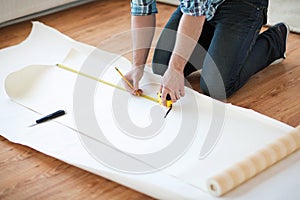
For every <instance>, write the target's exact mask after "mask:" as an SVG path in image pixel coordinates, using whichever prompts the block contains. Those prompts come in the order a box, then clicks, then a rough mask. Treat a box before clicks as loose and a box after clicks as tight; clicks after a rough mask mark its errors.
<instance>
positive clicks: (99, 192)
mask: <svg viewBox="0 0 300 200" xmlns="http://www.w3.org/2000/svg"><path fill="white" fill-rule="evenodd" d="M158 8H159V14H158V15H157V24H158V27H163V25H164V24H165V23H166V21H167V20H168V18H169V16H170V15H171V13H172V12H173V11H174V10H175V7H173V6H169V5H164V4H159V5H158ZM129 12H130V6H129V2H128V1H124V0H115V1H109V3H108V2H107V1H95V2H92V3H88V4H85V5H82V6H78V7H74V8H71V9H68V10H65V11H61V12H58V13H55V14H50V15H47V16H44V17H39V18H37V19H35V20H38V21H41V22H43V23H45V24H46V25H49V26H51V27H53V28H55V29H57V30H59V31H61V32H62V33H64V34H66V35H68V36H70V37H71V38H73V39H75V40H77V41H80V42H84V43H87V44H90V45H93V46H101V47H105V45H104V44H105V42H104V41H110V39H111V38H113V37H115V36H116V35H119V34H120V33H122V31H129V30H130V14H129ZM30 30H31V23H30V21H25V22H21V23H18V24H15V25H11V26H8V27H4V28H1V29H0V49H2V48H5V47H9V46H13V45H16V44H18V43H20V42H22V41H23V40H24V39H25V38H26V37H27V36H28V34H29V33H30ZM129 40H130V38H127V39H126V41H124V43H126V42H129ZM106 45H107V44H106ZM124 45H125V44H124ZM107 48H111V47H107ZM152 53H153V52H151V54H152ZM299 55H300V35H298V34H293V33H292V34H290V37H289V40H288V50H287V59H286V60H285V61H284V62H283V63H281V64H279V65H276V66H269V67H267V68H266V69H264V70H262V71H261V72H259V73H258V74H256V75H254V76H253V77H252V78H251V79H250V80H249V81H248V83H247V84H246V85H245V86H244V87H243V88H241V89H240V90H239V91H238V92H237V93H235V94H234V95H233V96H232V97H230V98H229V99H228V100H227V102H230V103H232V104H234V105H238V106H242V107H245V108H249V109H253V110H255V111H258V112H260V113H262V114H265V115H267V116H270V117H272V118H274V119H277V120H279V121H282V122H284V123H286V124H289V125H291V126H297V125H300V96H299V95H300V61H299ZM127 56H128V57H127ZM127 56H126V57H127V58H129V59H130V53H128V54H127ZM149 62H150V60H149ZM192 79H193V81H192V85H193V87H194V88H198V87H199V77H198V78H197V76H195V77H192ZM0 199H100V200H101V199H105V200H106V199H113V200H121V199H122V200H123V199H146V200H147V199H152V198H151V197H148V196H146V195H144V194H141V193H139V192H136V191H134V190H131V189H129V188H127V187H124V186H121V185H119V184H117V183H115V182H112V181H109V180H107V179H105V178H102V177H100V176H96V175H94V174H91V173H89V172H86V171H84V170H81V169H79V168H76V167H73V166H70V165H68V164H66V163H63V162H61V161H59V160H57V159H54V158H51V157H49V156H46V155H44V154H41V153H39V152H37V151H35V150H33V149H31V148H28V147H25V146H21V145H18V144H13V143H11V142H9V141H7V140H6V139H5V138H3V137H0Z"/></svg>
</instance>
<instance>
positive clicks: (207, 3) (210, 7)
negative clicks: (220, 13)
mask: <svg viewBox="0 0 300 200" xmlns="http://www.w3.org/2000/svg"><path fill="white" fill-rule="evenodd" d="M223 2H224V0H180V9H181V12H182V13H184V14H187V15H191V16H201V15H204V16H205V17H206V19H207V20H210V19H212V18H213V16H214V14H215V12H216V10H217V7H218V6H219V5H220V4H222V3H223Z"/></svg>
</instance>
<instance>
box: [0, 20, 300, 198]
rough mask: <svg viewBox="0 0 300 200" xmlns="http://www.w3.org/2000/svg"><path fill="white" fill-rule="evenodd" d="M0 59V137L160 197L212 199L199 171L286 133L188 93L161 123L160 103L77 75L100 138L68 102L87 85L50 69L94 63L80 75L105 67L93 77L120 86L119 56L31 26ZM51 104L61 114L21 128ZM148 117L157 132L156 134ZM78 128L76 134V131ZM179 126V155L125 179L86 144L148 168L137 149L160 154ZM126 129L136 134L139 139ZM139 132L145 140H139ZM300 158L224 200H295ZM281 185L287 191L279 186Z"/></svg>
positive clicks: (149, 83)
mask: <svg viewBox="0 0 300 200" xmlns="http://www.w3.org/2000/svg"><path fill="white" fill-rule="evenodd" d="M49 52H53V53H49ZM15 58H18V59H15ZM0 60H1V62H2V66H1V67H0V80H1V82H2V88H1V96H0V103H1V107H3V108H4V112H1V114H0V120H1V135H2V136H4V137H6V138H7V139H9V140H10V141H12V142H16V143H21V144H24V145H27V146H30V147H32V148H34V149H37V150H38V151H40V152H43V153H45V154H47V155H50V156H53V157H55V158H58V159H60V160H63V161H65V162H67V163H70V164H72V165H75V166H77V167H80V168H83V169H86V170H88V171H91V172H92V173H95V174H98V175H101V176H103V177H106V178H108V179H111V180H113V181H116V182H119V183H121V184H124V185H126V186H128V187H131V188H133V189H135V190H138V191H140V192H143V193H146V194H148V195H150V196H153V197H155V198H159V199H214V198H213V197H211V196H209V194H207V193H206V192H205V191H206V188H205V181H206V179H207V178H208V177H210V176H212V175H213V174H215V173H217V172H219V171H221V170H223V169H225V168H226V167H228V166H229V165H231V164H233V163H235V162H236V161H238V160H240V159H242V158H244V157H245V155H248V154H249V153H251V152H253V151H255V150H256V149H258V148H260V147H262V146H264V145H265V144H267V143H269V142H270V141H272V140H274V139H276V138H277V137H279V136H280V135H282V134H284V133H287V132H289V131H290V130H291V129H292V127H290V126H288V125H286V124H283V123H281V122H279V121H276V120H273V119H271V118H268V117H266V116H263V115H261V114H259V113H256V112H254V111H252V110H247V109H243V108H240V107H236V106H232V105H230V104H224V103H220V102H217V101H215V100H212V99H211V98H209V97H206V96H204V95H200V94H198V93H196V92H194V91H192V90H190V89H187V90H186V93H187V94H186V97H184V98H183V99H182V100H180V102H178V103H176V105H175V106H174V109H173V110H172V111H171V113H170V114H169V116H168V117H167V118H166V119H165V120H164V119H163V114H164V112H165V109H163V108H162V107H160V106H158V105H157V104H156V103H154V102H151V101H148V100H146V99H143V98H139V97H133V96H131V95H130V94H127V93H124V92H123V93H122V92H121V91H118V90H116V89H115V88H112V87H110V86H107V85H103V84H101V83H97V84H95V83H94V82H95V81H91V80H87V79H85V78H83V79H85V80H82V81H83V82H82V84H87V85H90V86H93V87H94V88H91V90H92V91H91V92H92V94H94V96H93V101H92V102H94V105H92V106H91V108H92V110H93V113H94V114H95V119H96V121H97V123H98V126H99V127H101V131H102V133H103V136H101V137H100V136H99V132H98V131H97V130H96V131H95V130H94V129H92V128H91V127H90V126H85V124H83V126H81V125H80V122H82V121H85V120H87V119H88V120H89V119H90V116H89V115H88V114H89V113H88V112H87V113H85V111H86V110H88V108H89V105H87V106H86V108H85V107H84V108H81V107H79V108H74V102H75V104H76V105H75V107H76V106H77V105H81V104H77V103H76V100H75V101H74V99H76V94H78V95H80V94H81V93H80V92H83V93H84V92H87V94H89V93H88V92H89V91H88V90H89V89H88V88H87V89H86V90H85V87H84V86H85V85H83V86H82V85H78V83H80V80H79V79H78V77H77V76H76V75H75V74H73V73H71V72H68V71H65V70H63V69H60V68H58V67H55V64H57V63H62V64H65V65H67V66H69V67H73V68H75V69H76V70H80V69H83V68H82V66H88V67H91V68H93V67H94V68H93V69H90V68H89V69H86V68H85V69H84V70H87V71H89V72H93V70H96V71H97V70H98V69H105V70H102V71H101V74H100V76H101V79H103V80H106V81H109V82H111V83H114V84H120V76H119V75H118V73H117V72H116V71H114V66H117V67H118V68H119V69H120V70H121V71H122V72H123V73H126V71H128V70H129V69H130V62H129V61H128V60H126V59H125V58H123V57H120V56H117V55H114V54H110V53H108V52H104V51H101V50H96V49H95V48H94V47H91V46H88V45H85V44H82V43H78V42H76V41H73V40H71V39H69V38H68V37H66V36H64V35H63V34H61V33H59V32H58V31H56V30H54V29H52V28H50V27H47V26H45V25H43V24H41V23H37V22H35V23H34V26H33V30H32V33H31V34H30V36H29V37H28V38H27V39H26V40H25V41H24V42H23V43H21V44H19V45H17V46H14V47H10V48H7V49H3V50H0ZM80 67H81V68H80ZM159 82H160V77H158V76H155V75H153V74H151V73H150V72H147V73H146V74H145V76H144V77H143V79H142V82H141V87H142V88H143V90H144V92H145V94H147V95H148V94H149V95H150V96H153V97H155V93H156V91H157V88H158V87H159V84H158V83H159ZM120 85H121V84H120ZM81 87H82V88H81ZM81 90H83V91H81ZM6 92H7V93H6ZM8 95H9V96H8ZM10 98H11V99H13V101H15V102H17V103H15V102H12V101H11V100H10ZM21 105H23V106H21ZM124 105H127V107H126V109H127V111H128V116H129V119H130V122H131V123H132V126H131V125H130V126H129V128H128V127H127V125H128V124H125V125H124V124H122V123H123V120H119V119H118V117H119V116H117V115H116V114H118V113H119V112H121V111H120V110H122V109H124ZM118 106H119V107H118ZM25 107H27V108H30V109H27V108H25ZM58 109H66V110H67V113H68V114H67V115H65V116H63V117H60V118H58V119H57V120H55V121H56V122H59V123H56V122H54V121H52V122H47V123H44V124H40V125H38V126H35V127H32V128H28V127H27V126H28V125H30V124H32V123H33V122H34V121H35V120H36V119H38V118H39V117H41V115H45V114H49V112H53V111H56V110H58ZM119 109H120V110H119ZM153 109H155V110H153ZM216 110H217V112H215V111H216ZM220 110H221V111H220ZM124 112H125V111H124ZM124 112H123V111H122V112H121V114H122V113H124ZM38 113H40V114H41V115H39V114H38ZM78 113H80V114H78ZM125 113H127V112H125ZM218 116H220V117H219V118H220V119H219V118H218ZM122 119H124V118H122ZM2 122H3V123H2ZM78 122H79V124H78ZM153 123H157V124H156V125H157V126H158V125H159V126H160V127H161V128H160V129H159V130H156V129H155V127H156V125H155V126H154V125H153ZM160 123H161V124H160ZM193 123H196V125H197V126H196V128H195V129H191V127H190V126H191V124H192V125H193ZM220 123H221V125H220ZM211 125H214V127H218V126H219V128H220V130H221V134H220V135H217V136H216V143H215V146H214V148H212V150H211V151H210V152H209V154H208V155H206V156H203V157H202V158H201V159H199V156H200V151H201V148H202V147H203V145H204V143H205V141H206V140H205V139H206V138H207V134H208V132H209V130H212V129H213V127H212V126H211ZM124 126H126V127H127V128H128V129H126V130H127V132H126V131H125V132H124ZM152 126H153V127H154V129H151V128H152ZM78 129H79V131H80V132H81V133H78V132H77V131H75V130H78ZM181 129H182V130H183V131H186V132H185V134H193V133H191V132H188V130H191V131H195V133H196V134H195V135H194V136H193V137H191V138H192V139H193V140H191V141H190V143H187V144H189V145H188V146H186V148H185V149H184V150H185V151H183V152H182V153H181V154H180V157H179V158H178V159H176V160H174V161H173V162H172V163H171V164H169V165H167V166H164V167H163V168H162V170H159V171H157V172H155V173H143V174H139V175H134V174H128V173H122V172H120V171H118V170H117V171H116V170H113V169H112V168H109V167H106V166H105V165H102V164H101V162H99V160H98V159H97V155H94V154H93V152H91V149H90V148H91V147H87V146H85V145H86V144H87V143H86V141H87V140H86V138H87V136H88V137H89V138H93V139H95V140H93V141H96V140H98V141H101V142H102V143H103V144H104V145H103V147H107V144H108V142H109V144H110V145H111V146H112V147H114V148H116V149H118V150H121V151H123V152H125V153H127V154H130V155H135V156H136V158H138V159H141V158H143V159H144V160H143V159H142V162H141V163H145V162H146V164H149V165H152V164H153V163H151V159H153V158H144V157H141V155H145V154H151V153H153V155H155V154H154V153H155V152H161V151H162V150H163V149H164V148H166V147H168V145H170V144H173V143H174V141H176V139H177V136H178V130H181ZM128 130H129V131H128ZM130 130H143V131H141V132H140V134H141V137H143V138H144V140H141V138H137V137H136V136H138V134H137V133H136V132H131V131H130ZM155 133H156V134H155ZM130 134H134V135H130ZM41 136H42V137H41ZM146 136H149V137H148V138H147V139H145V138H146ZM218 136H219V137H218ZM135 137H136V138H135ZM103 138H104V139H105V140H104V139H103ZM183 139H184V138H183ZM88 144H90V145H93V144H95V145H97V144H98V143H97V142H95V143H93V142H91V143H88ZM178 148H179V147H178ZM111 157H113V155H111ZM299 158H300V153H299V152H296V153H295V154H293V155H292V156H290V157H289V158H287V159H285V160H283V161H282V162H280V163H279V164H277V165H276V166H274V167H272V168H270V169H269V170H267V171H266V172H264V173H263V174H261V175H259V176H257V177H255V178H254V179H252V180H250V181H248V182H247V183H245V184H244V185H242V186H240V187H239V188H237V189H236V190H234V191H232V192H230V193H228V194H227V195H225V196H224V197H223V198H224V199H249V200H250V199H253V198H257V197H265V198H264V199H282V198H283V197H285V198H287V197H288V198H289V199H297V197H298V196H300V192H299V191H298V189H297V186H299V184H300V181H299V180H300V173H299V172H298V171H299V170H297V169H299V167H300V162H299V161H298V160H299ZM151 167H154V168H155V167H156V165H154V166H151ZM291 177H292V178H291ZM287 184H288V185H289V187H285V186H286V185H287Z"/></svg>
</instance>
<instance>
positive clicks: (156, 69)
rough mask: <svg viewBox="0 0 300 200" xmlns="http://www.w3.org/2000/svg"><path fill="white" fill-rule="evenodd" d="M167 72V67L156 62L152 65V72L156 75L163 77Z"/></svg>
mask: <svg viewBox="0 0 300 200" xmlns="http://www.w3.org/2000/svg"><path fill="white" fill-rule="evenodd" d="M166 70H167V67H166V65H163V64H159V63H154V62H153V63H152V71H153V73H154V74H157V75H161V76H163V75H164V73H165V71H166Z"/></svg>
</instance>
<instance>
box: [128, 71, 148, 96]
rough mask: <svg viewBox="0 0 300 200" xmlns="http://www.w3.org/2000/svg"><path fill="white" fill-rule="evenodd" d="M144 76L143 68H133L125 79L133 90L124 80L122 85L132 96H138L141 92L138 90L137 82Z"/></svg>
mask: <svg viewBox="0 0 300 200" xmlns="http://www.w3.org/2000/svg"><path fill="white" fill-rule="evenodd" d="M143 74H144V67H133V68H132V69H131V71H129V72H128V73H127V74H126V75H125V78H126V79H127V80H128V81H129V82H130V83H131V84H132V86H133V88H131V87H130V86H129V85H128V84H127V83H126V82H125V81H124V80H123V83H124V85H125V88H126V90H127V91H128V92H130V93H131V94H133V95H137V96H140V95H141V94H142V93H143V91H142V90H141V89H139V81H140V80H141V79H142V77H143Z"/></svg>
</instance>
